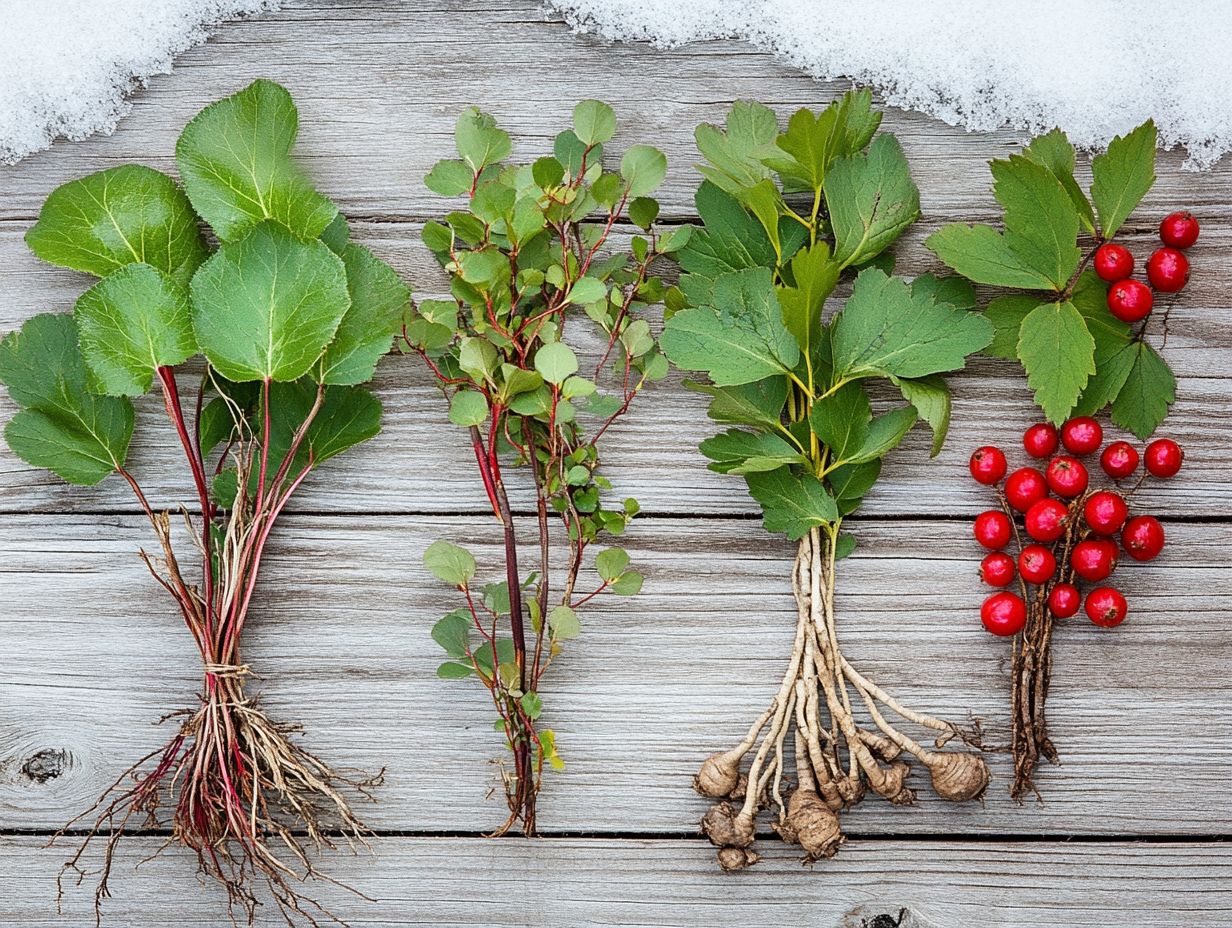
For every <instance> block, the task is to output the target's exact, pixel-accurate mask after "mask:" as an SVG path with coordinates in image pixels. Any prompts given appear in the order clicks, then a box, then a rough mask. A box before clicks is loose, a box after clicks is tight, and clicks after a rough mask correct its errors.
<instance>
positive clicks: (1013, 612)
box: [970, 416, 1184, 801]
mask: <svg viewBox="0 0 1232 928" xmlns="http://www.w3.org/2000/svg"><path fill="white" fill-rule="evenodd" d="M1023 445H1024V447H1025V448H1026V451H1027V453H1028V454H1029V455H1031V457H1033V458H1036V459H1040V460H1043V459H1051V460H1049V461H1048V464H1047V465H1046V467H1045V469H1044V470H1042V471H1041V470H1040V469H1038V468H1036V467H1030V466H1028V467H1020V468H1018V469H1017V470H1015V471H1014V472H1013V473H1011V474H1009V475H1008V476H1006V471H1007V470H1008V462H1007V461H1006V457H1005V453H1004V452H1003V451H1002V450H1001V449H1000V448H997V447H996V446H993V445H986V446H984V447H982V448H978V449H976V451H975V453H974V454H972V456H971V462H970V469H971V476H972V477H973V478H974V479H975V480H976V481H977V482H978V483H981V484H983V485H985V486H989V487H994V488H995V489H996V494H997V500H998V502H999V503H1000V508H998V509H990V510H988V511H987V512H983V513H981V514H980V515H979V516H977V517H976V519H975V524H974V526H973V529H974V533H975V538H976V540H977V541H978V542H979V543H980V544H981V545H982V546H983V547H984V548H986V549H988V551H989V553H988V554H987V555H985V557H984V560H983V561H982V562H981V564H980V577H981V579H982V580H983V581H984V582H985V583H987V584H988V585H989V586H992V587H1002V588H1003V587H1009V586H1011V585H1016V587H1017V589H1018V592H1017V593H1014V592H1011V591H1010V590H1008V589H1002V590H1001V591H1000V592H996V593H993V594H992V595H990V596H989V597H988V598H987V599H985V600H984V604H983V606H982V607H981V609H980V618H981V620H982V621H983V623H984V627H985V628H986V629H988V631H990V632H992V633H993V634H994V635H1002V636H1007V637H1009V636H1012V637H1014V658H1013V668H1012V671H1011V680H1012V682H1011V708H1012V712H1011V731H1012V737H1011V751H1012V753H1013V756H1014V782H1013V783H1012V784H1011V785H1010V793H1011V795H1012V796H1013V797H1014V798H1015V799H1018V800H1020V801H1021V800H1022V799H1023V798H1024V797H1025V796H1026V795H1027V794H1028V793H1032V792H1034V793H1036V795H1038V794H1039V790H1038V789H1037V788H1036V786H1035V779H1034V777H1035V768H1036V766H1037V765H1038V763H1039V759H1040V756H1041V755H1042V756H1044V757H1046V758H1047V759H1048V760H1050V761H1051V762H1053V763H1057V762H1058V759H1059V757H1058V754H1057V750H1056V747H1055V746H1054V745H1053V742H1052V739H1051V738H1050V737H1049V735H1048V721H1047V717H1046V715H1045V704H1046V703H1047V700H1048V687H1049V684H1050V682H1051V679H1052V631H1053V626H1054V624H1055V623H1056V620H1057V619H1069V618H1072V617H1073V616H1076V615H1077V614H1078V613H1079V611H1080V610H1083V609H1085V612H1086V615H1087V618H1089V619H1090V620H1091V622H1092V623H1094V624H1095V625H1097V626H1099V627H1100V628H1115V627H1117V626H1118V625H1120V624H1121V623H1122V622H1124V621H1125V617H1126V615H1127V614H1128V613H1129V603H1128V601H1127V600H1126V598H1125V596H1124V594H1122V593H1121V592H1120V591H1119V590H1117V589H1116V588H1115V587H1113V586H1110V585H1109V581H1110V579H1111V577H1112V575H1113V573H1114V572H1115V571H1116V568H1117V562H1118V559H1119V555H1120V553H1121V552H1122V551H1123V552H1124V553H1125V554H1127V555H1129V557H1130V558H1131V559H1132V560H1134V561H1150V560H1154V559H1155V558H1156V557H1158V556H1159V554H1160V552H1162V551H1163V549H1164V529H1163V526H1162V525H1161V524H1160V522H1159V520H1158V519H1157V518H1155V517H1154V516H1152V515H1143V514H1138V515H1133V516H1131V514H1130V502H1131V501H1132V499H1133V496H1134V493H1135V492H1136V491H1137V489H1138V487H1140V486H1141V485H1142V482H1143V481H1144V480H1145V479H1146V477H1147V476H1148V475H1150V476H1151V477H1155V478H1157V479H1161V480H1167V479H1169V478H1171V477H1174V476H1176V474H1177V473H1179V472H1180V469H1181V462H1182V460H1183V458H1184V454H1183V452H1182V451H1181V446H1180V445H1178V444H1177V443H1176V442H1175V441H1173V440H1172V439H1170V438H1159V439H1156V440H1155V441H1153V442H1151V443H1150V444H1149V445H1147V446H1146V448H1145V449H1144V451H1143V453H1141V454H1139V452H1138V449H1137V448H1135V447H1134V446H1133V445H1131V444H1130V443H1129V442H1126V441H1113V442H1109V443H1108V444H1107V445H1104V433H1103V428H1102V427H1101V426H1100V424H1099V423H1098V422H1096V421H1095V420H1094V419H1092V418H1090V417H1087V416H1079V417H1077V418H1074V419H1070V420H1069V421H1068V422H1066V423H1065V424H1064V426H1063V427H1062V428H1061V429H1060V430H1059V431H1058V430H1057V429H1056V428H1055V427H1053V426H1052V425H1051V424H1049V423H1039V424H1037V425H1033V426H1031V427H1030V428H1029V429H1027V431H1026V433H1025V434H1024V435H1023ZM1061 446H1064V447H1063V448H1062V447H1061ZM1101 446H1102V447H1103V451H1102V453H1100V454H1099V463H1100V469H1101V470H1102V471H1103V472H1104V474H1106V475H1107V477H1108V478H1109V479H1110V480H1114V481H1117V482H1118V483H1119V482H1120V481H1123V480H1129V479H1131V478H1133V477H1135V475H1137V473H1138V463H1139V461H1140V460H1141V461H1142V463H1143V472H1142V474H1141V475H1140V476H1138V478H1137V480H1136V481H1135V482H1134V484H1133V486H1132V487H1130V488H1129V489H1128V490H1124V491H1123V490H1121V489H1120V488H1119V487H1117V488H1116V489H1107V488H1104V489H1099V488H1095V487H1093V486H1091V471H1089V470H1088V468H1087V466H1086V465H1085V464H1083V462H1082V461H1081V460H1080V459H1081V458H1083V457H1086V456H1088V455H1094V454H1096V453H1097V452H1099V451H1100V448H1101ZM1059 450H1060V451H1062V453H1060V454H1058V453H1057V452H1058V451H1059ZM1054 455H1055V456H1054ZM1011 542H1012V543H1013V545H1014V547H1015V548H1016V550H1017V556H1016V557H1015V556H1011V555H1009V554H1006V553H1005V551H1004V550H1003V549H1004V548H1006V547H1008V546H1010V544H1011ZM1118 542H1119V544H1118ZM1015 581H1017V582H1016V584H1015ZM1079 584H1083V585H1085V586H1086V587H1087V591H1086V593H1085V595H1084V594H1083V593H1082V592H1081V591H1080V589H1079Z"/></svg>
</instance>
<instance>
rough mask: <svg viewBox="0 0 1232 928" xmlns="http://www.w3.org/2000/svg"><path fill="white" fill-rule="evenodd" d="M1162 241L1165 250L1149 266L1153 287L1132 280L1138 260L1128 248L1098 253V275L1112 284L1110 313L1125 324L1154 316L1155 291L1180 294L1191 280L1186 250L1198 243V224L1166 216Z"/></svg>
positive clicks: (1186, 216)
mask: <svg viewBox="0 0 1232 928" xmlns="http://www.w3.org/2000/svg"><path fill="white" fill-rule="evenodd" d="M1159 238H1160V241H1162V242H1163V243H1164V245H1163V247H1162V248H1158V249H1156V250H1155V253H1154V254H1152V255H1151V257H1150V258H1148V259H1147V262H1146V277H1147V280H1149V281H1150V282H1151V285H1150V286H1149V287H1148V286H1147V285H1146V284H1144V283H1143V282H1142V281H1140V280H1135V279H1134V278H1133V277H1132V276H1131V275H1132V274H1133V273H1134V256H1133V255H1131V254H1130V253H1129V249H1128V248H1126V247H1125V246H1124V245H1117V244H1115V243H1113V242H1108V243H1107V244H1104V245H1100V246H1099V248H1097V249H1096V250H1095V258H1094V262H1093V263H1094V267H1095V273H1096V274H1098V275H1099V276H1100V277H1101V278H1103V279H1104V280H1106V281H1108V282H1109V283H1110V284H1112V286H1111V287H1109V288H1108V309H1109V311H1110V312H1111V313H1112V315H1114V316H1116V317H1117V318H1118V319H1120V320H1121V321H1122V322H1130V323H1133V322H1138V321H1140V320H1142V319H1145V318H1146V317H1147V316H1148V315H1150V313H1151V309H1152V307H1154V305H1155V294H1154V293H1153V292H1152V288H1154V290H1155V291H1158V292H1159V293H1176V292H1178V291H1179V290H1181V289H1182V288H1183V287H1184V286H1185V282H1186V281H1187V280H1189V259H1188V258H1186V257H1185V252H1184V249H1186V248H1188V247H1189V246H1190V245H1192V244H1193V243H1194V242H1196V241H1197V240H1198V220H1197V219H1195V218H1194V217H1193V214H1192V213H1188V212H1177V213H1172V214H1171V215H1169V216H1165V217H1164V220H1163V222H1161V223H1160V224H1159Z"/></svg>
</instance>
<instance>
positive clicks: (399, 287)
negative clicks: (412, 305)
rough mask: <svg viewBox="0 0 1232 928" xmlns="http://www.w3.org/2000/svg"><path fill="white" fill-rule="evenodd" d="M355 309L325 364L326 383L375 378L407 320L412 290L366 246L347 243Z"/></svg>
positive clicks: (344, 322)
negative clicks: (394, 338) (377, 368)
mask: <svg viewBox="0 0 1232 928" xmlns="http://www.w3.org/2000/svg"><path fill="white" fill-rule="evenodd" d="M341 255H342V261H343V263H344V264H345V265H346V275H347V290H348V292H349V293H350V295H351V308H350V309H348V310H347V312H346V315H345V316H343V317H342V323H341V324H340V325H339V326H338V332H337V334H336V335H335V336H334V340H333V341H332V342H330V344H329V347H328V348H327V349H325V357H324V359H323V360H322V362H321V381H322V382H323V383H332V384H342V385H352V384H358V383H364V382H365V381H368V380H371V379H372V375H373V374H374V373H375V372H376V365H377V362H378V361H380V360H381V358H382V357H384V356H385V355H386V354H388V353H389V349H390V346H391V345H392V344H393V336H394V333H395V332H397V331H398V328H399V327H400V326H401V324H402V317H403V314H404V313H405V311H406V306H407V301H408V300H410V298H411V291H410V289H409V288H408V287H407V286H406V284H404V283H403V282H402V281H401V280H400V279H399V278H398V275H397V274H396V273H394V270H393V268H391V267H390V266H389V265H388V264H386V263H385V262H384V261H382V260H380V259H379V258H377V256H376V255H374V254H373V253H372V252H370V251H369V250H368V249H367V248H364V247H362V246H360V245H351V244H348V245H346V246H344V247H343V249H342V252H341Z"/></svg>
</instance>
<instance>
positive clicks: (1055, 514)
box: [1025, 497, 1069, 542]
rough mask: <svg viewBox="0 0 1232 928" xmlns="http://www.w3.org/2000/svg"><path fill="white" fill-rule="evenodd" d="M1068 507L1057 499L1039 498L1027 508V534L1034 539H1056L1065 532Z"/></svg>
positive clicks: (1044, 540) (1047, 540) (1046, 540)
mask: <svg viewBox="0 0 1232 928" xmlns="http://www.w3.org/2000/svg"><path fill="white" fill-rule="evenodd" d="M1068 516H1069V509H1068V508H1067V507H1066V505H1065V504H1064V503H1063V502H1061V501H1060V500H1058V499H1052V498H1051V497H1049V498H1048V499H1041V500H1040V501H1039V502H1038V503H1036V504H1035V505H1033V506H1032V507H1031V508H1030V509H1028V510H1027V515H1026V518H1025V521H1026V525H1027V534H1028V535H1030V536H1031V537H1032V538H1034V539H1035V540H1036V541H1043V542H1049V541H1056V540H1057V539H1058V538H1060V537H1061V536H1062V535H1064V534H1065V526H1066V522H1067V520H1068Z"/></svg>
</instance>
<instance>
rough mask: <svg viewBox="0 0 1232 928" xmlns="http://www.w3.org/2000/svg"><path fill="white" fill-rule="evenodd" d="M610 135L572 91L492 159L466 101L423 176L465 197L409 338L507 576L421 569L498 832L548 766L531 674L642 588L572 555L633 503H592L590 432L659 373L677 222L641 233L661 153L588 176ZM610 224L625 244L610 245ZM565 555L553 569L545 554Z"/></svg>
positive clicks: (443, 235) (503, 139) (595, 111)
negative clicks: (440, 278) (604, 599)
mask: <svg viewBox="0 0 1232 928" xmlns="http://www.w3.org/2000/svg"><path fill="white" fill-rule="evenodd" d="M615 131H616V118H615V115H614V114H613V112H612V110H611V108H610V107H608V106H606V105H605V104H603V103H600V102H598V101H595V100H586V101H583V102H582V103H579V104H578V105H577V107H576V108H575V109H574V111H573V128H572V129H568V130H565V131H564V132H562V133H561V134H560V135H558V136H557V137H556V140H555V145H554V148H553V153H552V154H551V155H546V156H544V157H541V158H538V159H537V160H535V161H534V162H532V163H530V164H506V163H505V160H506V159H507V158H508V157H509V155H510V152H511V148H512V145H511V141H510V138H509V136H508V135H507V134H506V133H505V132H504V131H503V130H501V129H500V128H499V127H498V126H497V125H496V124H495V121H494V120H493V119H492V117H490V116H488V115H486V114H484V113H481V112H479V111H478V110H476V109H473V108H472V109H469V110H467V111H466V112H464V113H463V114H462V116H461V117H460V118H459V120H458V124H457V134H456V138H457V150H458V155H459V158H458V159H453V160H445V161H441V162H440V163H438V164H437V165H436V166H435V167H434V168H433V169H432V172H431V173H430V174H429V175H428V177H427V184H428V187H429V188H430V189H432V190H433V191H435V192H436V193H439V194H441V195H444V196H463V197H465V199H466V206H465V209H462V210H458V211H456V212H451V213H449V214H448V215H447V216H446V217H445V221H444V222H443V223H436V222H433V223H429V224H428V225H427V226H426V227H425V229H424V233H423V238H424V242H425V243H426V244H427V246H428V248H429V249H431V251H432V252H433V254H435V255H436V257H437V259H438V260H439V262H440V263H441V265H442V266H443V267H444V268H445V270H446V272H447V273H448V275H449V278H450V299H447V300H423V301H422V302H420V303H419V305H418V306H417V307H416V309H415V311H414V313H413V314H412V318H411V320H410V322H409V324H408V326H407V329H406V333H405V340H406V342H407V344H408V345H409V346H410V348H411V349H413V350H414V351H415V352H417V353H418V354H419V355H420V356H421V357H422V358H423V360H424V362H425V363H426V365H427V366H428V368H429V369H430V370H431V371H432V373H433V375H434V376H435V378H436V382H437V384H438V386H439V387H440V389H441V390H442V392H443V393H444V394H445V396H446V397H447V398H448V401H449V418H450V420H451V421H452V422H453V423H454V424H456V425H458V426H460V427H461V428H463V429H466V430H467V433H468V437H469V441H470V444H471V447H472V448H473V449H474V454H475V462H476V464H477V466H478V468H479V476H480V479H481V480H482V483H483V487H484V491H485V493H486V495H487V498H488V502H489V504H490V505H491V507H492V514H493V515H494V516H495V518H496V519H497V521H498V522H499V523H500V525H501V528H502V531H503V539H504V564H503V574H504V579H503V580H500V581H497V582H492V583H487V584H484V585H482V586H480V585H478V584H477V583H476V581H475V574H476V570H477V565H476V562H475V558H474V556H473V555H472V554H471V553H470V552H468V551H467V550H465V549H463V548H460V547H458V546H456V545H453V544H450V543H449V542H446V541H437V542H435V543H434V544H432V545H431V546H430V547H429V548H428V549H427V551H426V553H425V555H424V561H425V563H426V565H427V567H428V568H429V569H430V570H431V571H432V572H433V573H434V574H435V575H436V576H437V577H439V578H440V579H442V580H444V581H445V582H447V583H449V584H450V585H452V586H454V587H456V588H457V589H458V590H459V592H460V593H461V594H462V598H463V605H462V606H461V608H459V609H457V610H455V611H453V612H450V613H449V614H448V615H446V616H445V617H444V618H442V619H441V620H440V621H439V622H438V623H437V624H436V626H435V628H434V629H433V631H432V636H433V638H434V639H435V640H436V641H437V643H438V644H439V645H440V646H441V647H442V648H443V649H444V651H445V653H446V655H447V656H448V658H449V659H448V660H447V661H446V662H445V663H443V664H441V666H440V668H439V670H438V675H439V676H441V677H443V678H445V679H462V678H474V679H475V680H477V681H478V682H479V684H480V685H481V686H483V687H484V688H485V689H486V690H487V691H488V692H489V694H490V696H491V699H492V703H493V706H494V707H495V709H496V713H497V716H498V718H497V720H496V728H497V730H498V731H500V732H502V733H503V734H504V736H505V738H506V741H507V745H508V749H509V750H510V752H511V753H512V755H513V764H512V770H507V769H504V768H502V782H503V787H504V791H505V796H506V799H507V801H508V806H509V815H508V818H507V819H506V820H505V822H504V824H503V825H502V826H501V827H500V828H498V829H497V831H496V833H497V834H503V833H505V832H506V831H508V830H509V829H510V828H512V827H513V826H514V825H515V824H517V823H519V822H520V825H521V830H522V832H523V833H524V834H528V835H530V834H534V833H535V801H536V797H537V795H538V792H539V788H540V784H541V782H542V775H543V769H544V764H545V763H546V764H548V765H550V766H552V767H555V768H561V767H563V766H564V764H563V761H562V760H561V758H560V755H559V753H558V752H557V749H556V740H555V735H554V733H553V732H552V731H551V730H550V729H540V728H539V727H538V725H537V721H538V719H539V716H540V713H541V712H542V711H543V700H542V698H541V695H540V682H541V680H542V677H543V674H544V673H545V672H546V671H547V669H548V667H549V666H550V665H551V663H552V661H553V660H554V659H555V658H556V657H557V656H558V655H559V654H560V652H561V649H562V647H563V643H564V642H565V641H567V640H569V639H572V638H575V637H576V636H577V635H578V634H579V633H580V631H581V623H580V620H579V618H578V612H579V610H581V608H582V607H583V606H585V605H586V604H588V603H590V602H591V601H592V600H593V599H594V598H595V597H596V596H599V595H600V594H607V593H614V594H617V595H621V596H629V595H633V594H635V593H637V592H638V590H640V589H641V585H642V575H641V574H640V573H638V572H637V571H635V570H631V569H630V568H629V556H628V555H627V554H626V553H625V552H624V550H622V549H621V548H619V547H608V548H606V549H604V550H602V551H600V552H598V554H597V555H595V557H594V559H593V562H592V564H593V571H594V573H595V574H597V576H596V577H594V579H593V581H592V580H591V579H590V578H589V577H588V575H589V573H590V569H589V568H590V566H591V565H589V564H588V562H587V552H588V551H589V550H591V549H592V548H593V546H594V545H595V544H596V543H597V542H599V540H600V539H601V538H602V537H603V536H605V535H610V536H615V535H620V534H621V533H622V532H623V531H624V529H625V527H626V526H627V525H628V523H629V520H630V519H632V518H633V516H634V515H635V514H636V513H637V511H638V505H637V502H636V501H635V500H632V499H626V500H624V502H623V504H621V505H620V506H618V507H616V508H608V507H607V506H606V505H605V502H604V500H603V498H602V491H604V490H607V489H608V488H609V486H610V484H609V483H608V481H607V480H606V479H605V478H604V477H603V476H602V475H601V474H600V472H599V466H600V462H601V460H602V456H601V453H600V440H601V439H604V438H605V436H606V437H607V442H610V441H611V439H612V438H613V437H614V436H613V435H612V433H611V432H609V429H610V427H611V426H612V424H613V423H615V422H616V421H617V420H618V419H620V417H621V416H623V415H624V414H625V413H626V412H628V410H629V408H630V405H631V404H632V402H633V400H634V399H635V398H636V397H637V395H638V394H639V393H640V392H641V391H642V389H643V388H644V387H645V386H646V385H647V384H648V383H651V382H653V381H655V380H658V379H660V378H662V377H663V376H664V375H665V374H666V373H667V369H668V365H667V360H666V359H665V358H664V357H663V355H662V353H661V352H660V351H659V349H658V346H657V344H656V342H655V339H654V337H653V335H652V334H651V331H650V324H649V322H648V321H647V320H646V318H645V310H646V309H647V307H648V306H650V305H652V304H655V303H658V302H659V301H660V299H661V298H662V294H663V292H664V289H665V287H664V284H663V283H662V282H661V281H660V280H659V279H658V278H657V277H655V276H653V275H652V274H651V268H652V265H654V264H655V262H656V261H658V260H659V258H660V257H661V256H662V255H664V254H667V253H669V252H673V251H675V250H677V249H679V248H680V247H681V246H682V245H683V244H684V243H685V241H686V240H687V238H688V235H689V230H688V229H687V228H676V229H671V230H668V231H666V232H659V231H658V230H656V228H655V226H654V221H655V219H656V217H657V215H658V211H659V207H658V204H657V203H656V202H655V201H654V200H653V199H651V198H650V196H649V194H650V193H652V192H653V191H654V190H655V189H656V188H657V187H658V186H659V184H660V183H661V182H662V180H663V177H664V175H665V173H666V170H667V159H666V158H665V157H664V156H663V154H662V152H660V151H658V150H657V149H654V148H651V147H650V146H647V145H634V146H632V147H630V148H628V149H627V150H626V151H625V152H624V154H623V156H622V157H621V158H620V161H619V168H618V169H617V170H608V169H606V168H605V167H604V163H603V157H604V146H605V144H606V143H607V142H609V141H610V140H611V138H612V137H613V135H614V133H615ZM628 222H631V223H632V224H634V225H635V226H637V227H640V229H641V230H642V232H641V233H638V234H634V235H632V237H631V238H629V237H628V232H627V231H626V230H624V229H618V228H617V226H618V224H625V223H628ZM614 231H615V232H616V233H617V234H619V235H620V236H621V238H622V240H627V244H623V245H622V246H621V247H619V248H615V247H613V245H614V242H613V232H614ZM583 318H584V319H586V320H588V325H587V326H586V329H587V330H589V332H596V331H597V333H598V336H599V337H598V339H597V340H596V339H595V338H594V337H593V335H591V336H590V350H589V351H588V352H586V353H584V356H588V355H593V357H589V358H588V360H587V361H586V373H581V370H582V363H583V362H582V360H581V359H580V358H579V356H578V354H577V353H576V352H575V351H574V349H573V348H571V347H570V346H569V345H568V344H566V342H565V336H566V334H567V330H568V331H569V332H572V331H573V330H574V329H575V328H576V323H575V320H578V321H581V319H583ZM579 341H581V340H579ZM576 343H577V342H575V344H576ZM592 365H593V367H592ZM607 442H604V445H605V446H606V444H607ZM515 468H517V469H520V470H522V472H523V473H524V474H525V475H526V476H525V481H526V483H527V484H529V485H530V487H531V488H533V490H534V498H535V509H534V519H535V525H536V529H537V531H536V537H535V541H534V544H533V547H532V548H531V557H532V558H534V560H535V562H536V569H535V570H533V571H530V572H529V573H524V572H523V568H524V565H525V562H526V560H527V558H526V556H525V551H524V549H522V548H520V547H519V539H518V531H517V526H516V525H515V521H514V513H513V510H512V509H511V507H510V504H509V497H508V492H507V489H506V485H507V480H508V474H509V472H510V471H511V470H512V469H515ZM562 547H563V548H564V549H566V551H565V555H564V559H563V567H562V566H561V564H560V562H559V561H556V560H555V559H556V558H557V556H558V555H559V549H560V548H562ZM558 567H561V569H559V570H558V569H557V568H558ZM579 584H582V587H581V588H579Z"/></svg>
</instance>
